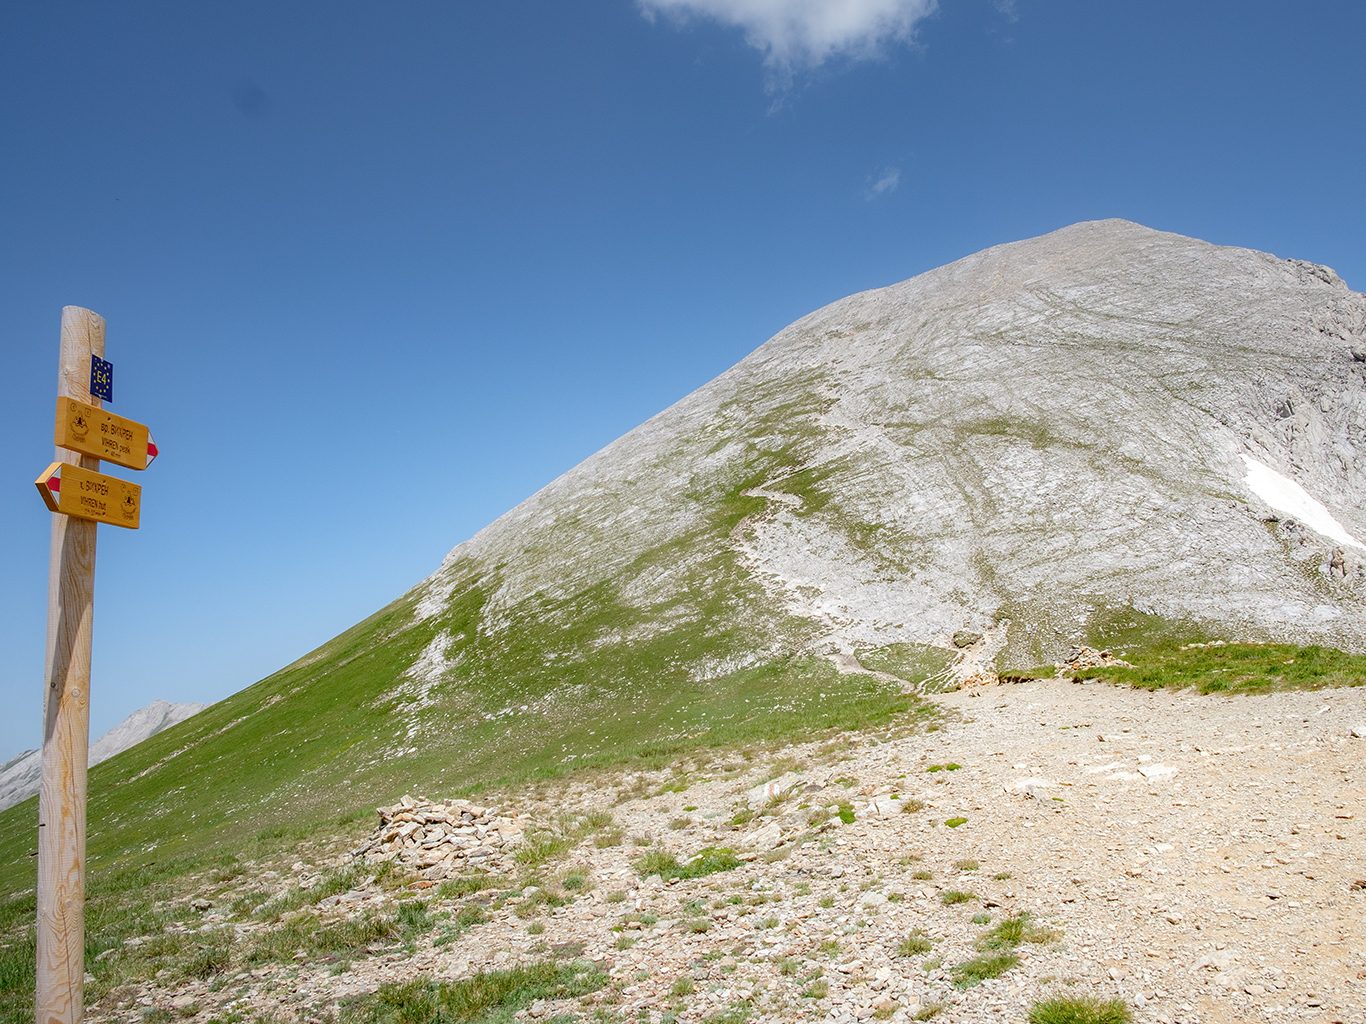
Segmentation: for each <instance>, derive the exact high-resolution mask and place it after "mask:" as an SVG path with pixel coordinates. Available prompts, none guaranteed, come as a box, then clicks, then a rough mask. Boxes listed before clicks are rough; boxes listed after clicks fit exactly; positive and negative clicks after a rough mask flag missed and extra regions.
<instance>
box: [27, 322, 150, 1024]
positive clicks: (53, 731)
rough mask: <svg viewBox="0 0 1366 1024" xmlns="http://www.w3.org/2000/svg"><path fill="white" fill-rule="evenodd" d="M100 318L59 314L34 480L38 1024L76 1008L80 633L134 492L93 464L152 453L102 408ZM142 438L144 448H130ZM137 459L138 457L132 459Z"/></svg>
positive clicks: (85, 669) (80, 948) (87, 633)
mask: <svg viewBox="0 0 1366 1024" xmlns="http://www.w3.org/2000/svg"><path fill="white" fill-rule="evenodd" d="M112 388H113V367H112V365H111V364H109V363H107V362H105V360H104V318H103V317H101V316H99V315H98V314H96V313H92V312H91V311H90V310H88V309H82V308H81V307H79V306H67V307H65V308H64V309H63V310H62V341H61V356H60V359H59V363H58V369H57V424H56V436H55V440H56V443H57V446H58V447H57V453H56V461H55V462H53V463H52V465H50V466H49V467H48V468H47V470H46V471H45V472H44V473H43V474H42V475H41V476H40V477H39V478H38V479H37V480H36V481H35V483H36V484H37V485H38V491H39V493H40V494H41V495H42V496H43V501H44V502H45V503H46V504H47V506H48V508H49V509H51V510H52V512H53V513H54V515H53V516H52V548H51V555H50V559H49V562H48V581H47V647H46V652H45V655H46V656H45V659H44V669H43V678H44V684H45V685H44V688H43V776H42V788H41V789H40V790H39V795H38V922H37V923H38V934H37V940H38V941H37V946H38V965H37V967H38V973H37V978H36V985H35V991H34V996H35V1005H34V1020H35V1021H36V1024H79V1022H80V1021H81V1019H82V1017H83V1016H84V1014H85V797H86V769H87V766H88V765H87V759H88V756H89V748H90V640H91V629H92V625H93V617H94V609H95V531H96V529H97V527H98V524H99V523H101V522H104V523H109V524H111V525H114V526H124V527H128V528H130V529H134V530H136V529H137V528H138V523H139V519H140V513H141V502H142V488H140V487H139V486H138V485H137V484H132V483H128V482H127V481H125V480H120V479H118V478H116V477H111V476H106V475H104V474H103V473H100V472H99V468H100V458H101V457H103V458H105V459H108V460H110V461H113V462H116V463H118V464H119V465H123V466H128V467H129V468H131V469H143V468H145V467H146V465H147V463H148V462H150V461H151V459H152V458H155V456H156V445H155V442H153V441H152V440H151V436H150V434H149V433H148V432H147V428H146V427H143V426H142V425H141V424H138V423H133V421H132V420H125V419H123V418H122V417H120V416H114V415H112V414H111V413H107V412H105V411H104V410H103V409H102V408H101V399H102V398H103V399H104V400H110V399H112V397H113V391H112ZM139 446H144V447H141V448H140V447H139ZM139 463H141V464H139Z"/></svg>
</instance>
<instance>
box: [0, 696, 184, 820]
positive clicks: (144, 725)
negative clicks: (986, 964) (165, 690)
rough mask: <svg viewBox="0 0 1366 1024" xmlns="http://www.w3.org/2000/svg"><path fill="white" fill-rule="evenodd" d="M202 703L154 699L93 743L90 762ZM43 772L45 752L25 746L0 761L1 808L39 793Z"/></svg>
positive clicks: (127, 745)
mask: <svg viewBox="0 0 1366 1024" xmlns="http://www.w3.org/2000/svg"><path fill="white" fill-rule="evenodd" d="M204 707H205V705H203V704H195V703H189V704H172V703H170V702H169V701H164V700H154V701H152V703H150V704H148V705H147V706H146V707H145V708H139V709H138V710H137V711H134V712H133V713H132V714H131V715H129V716H128V717H127V718H125V719H124V720H123V721H122V722H120V723H119V724H118V725H116V726H114V728H112V729H110V730H109V731H108V732H106V733H105V734H104V735H103V736H101V737H100V738H99V739H97V740H96V741H95V742H94V743H92V744H90V762H89V763H90V765H91V767H94V766H95V765H97V764H99V763H100V762H101V761H107V760H109V758H111V757H113V756H114V755H115V754H122V753H123V752H124V751H125V750H129V749H131V748H132V747H135V746H137V744H139V743H141V742H142V741H143V740H145V739H147V738H149V737H151V736H155V735H156V734H157V733H159V732H161V731H162V730H163V729H169V728H170V727H171V726H173V725H176V724H177V723H179V722H183V721H185V719H187V718H189V717H190V716H191V715H194V714H198V713H199V712H200V711H203V710H204ZM42 775H43V752H42V751H41V750H25V751H24V752H23V753H20V754H16V755H15V756H14V757H12V758H10V759H9V760H8V761H6V762H4V764H0V811H3V810H5V809H6V808H9V807H13V806H14V805H15V804H19V803H23V802H24V801H25V800H27V799H28V798H29V797H31V796H36V795H37V794H38V788H39V785H40V783H41V782H42Z"/></svg>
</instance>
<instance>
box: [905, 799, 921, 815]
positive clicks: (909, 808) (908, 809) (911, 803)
mask: <svg viewBox="0 0 1366 1024" xmlns="http://www.w3.org/2000/svg"><path fill="white" fill-rule="evenodd" d="M924 808H925V802H924V801H923V800H916V799H915V798H914V797H912V798H911V799H909V800H902V801H901V813H902V814H914V813H915V812H916V811H920V810H924Z"/></svg>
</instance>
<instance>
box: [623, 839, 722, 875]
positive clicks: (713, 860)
mask: <svg viewBox="0 0 1366 1024" xmlns="http://www.w3.org/2000/svg"><path fill="white" fill-rule="evenodd" d="M741 863H743V862H742V861H741V860H740V858H739V857H737V856H735V853H734V852H733V851H731V850H729V849H727V848H726V847H724V846H708V847H705V848H704V849H702V850H699V851H698V852H697V856H695V857H693V858H692V860H690V861H688V862H687V863H686V864H680V863H678V859H677V858H676V857H674V855H673V854H671V853H667V852H665V851H664V850H651V851H650V852H649V853H647V854H645V856H643V857H641V858H640V859H639V860H637V861H636V863H635V869H636V873H637V874H639V875H640V876H641V877H642V878H648V877H649V876H650V875H659V877H660V878H663V879H665V880H666V881H667V880H668V879H670V878H685V879H686V878H701V877H703V876H704V875H711V874H715V873H716V872H718V871H730V870H732V869H733V868H738V867H739V866H740V864H741Z"/></svg>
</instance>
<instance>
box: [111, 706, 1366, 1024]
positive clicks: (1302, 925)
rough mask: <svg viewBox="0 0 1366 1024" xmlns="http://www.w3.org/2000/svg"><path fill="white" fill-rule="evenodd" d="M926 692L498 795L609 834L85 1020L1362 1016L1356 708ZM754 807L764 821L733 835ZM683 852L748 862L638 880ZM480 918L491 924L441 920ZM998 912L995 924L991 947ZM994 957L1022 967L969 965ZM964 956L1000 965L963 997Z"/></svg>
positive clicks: (501, 810)
mask: <svg viewBox="0 0 1366 1024" xmlns="http://www.w3.org/2000/svg"><path fill="white" fill-rule="evenodd" d="M935 700H936V701H938V702H939V703H940V704H941V705H942V706H943V707H944V709H945V712H946V714H945V715H944V717H943V719H942V727H941V728H939V729H938V730H936V731H929V732H922V733H918V734H915V735H908V736H905V737H903V738H897V739H890V740H885V741H879V740H877V739H874V738H868V737H845V738H844V740H843V741H842V742H834V743H831V742H826V743H823V744H810V745H805V746H797V747H792V748H789V749H787V750H784V751H782V752H780V754H779V755H777V758H778V763H776V764H775V760H774V757H769V758H767V759H756V760H755V761H753V762H752V763H750V762H745V761H743V760H742V759H741V758H740V757H739V756H738V755H737V756H733V757H731V758H729V762H730V763H721V764H714V765H712V766H710V767H709V768H708V769H705V770H699V771H698V772H697V773H696V774H690V775H687V776H686V777H682V776H678V775H671V774H670V773H668V772H663V773H657V774H654V775H650V776H644V777H640V776H627V777H621V776H612V777H608V776H602V777H597V778H595V779H594V780H592V781H590V780H588V779H586V778H581V779H578V780H575V779H572V778H571V779H570V780H568V781H566V782H563V783H558V784H556V786H557V787H558V788H555V787H547V788H544V789H542V790H540V791H539V792H537V791H532V790H527V791H523V792H514V793H508V794H504V795H503V796H501V797H499V799H498V807H497V808H495V811H496V814H494V815H491V816H489V820H492V819H493V818H495V817H499V816H501V818H502V820H503V821H504V823H505V831H507V832H508V833H512V832H513V831H514V830H513V828H512V827H511V825H509V824H507V823H509V822H516V823H517V824H516V828H517V829H524V830H526V835H527V836H534V835H535V834H536V833H537V829H538V827H539V826H538V823H541V824H543V825H544V826H545V827H547V828H549V827H551V826H552V825H553V823H554V822H555V821H556V820H557V817H558V820H559V822H560V825H561V828H562V831H563V828H564V827H567V826H566V825H565V824H564V823H565V822H569V821H571V820H577V819H575V818H574V817H572V815H571V812H572V814H573V815H578V816H582V815H583V814H586V813H587V812H590V811H598V812H599V818H600V819H601V818H603V816H604V815H605V814H607V813H610V815H611V816H612V819H613V820H612V824H611V825H610V826H609V827H606V828H598V829H597V830H595V831H586V832H584V833H583V835H582V838H581V839H579V840H577V845H574V846H571V847H570V848H568V849H566V850H563V851H560V852H559V853H558V854H557V855H556V857H555V859H553V860H550V861H548V862H547V863H545V864H544V865H542V866H541V867H539V868H538V869H536V870H537V871H539V873H540V874H541V875H543V876H544V877H545V878H546V879H550V880H551V881H548V882H547V883H546V886H547V887H550V888H554V890H555V891H556V892H557V893H559V894H560V897H561V898H564V900H565V902H564V905H562V906H559V907H555V906H553V902H558V900H557V901H552V902H550V903H548V902H544V901H543V898H542V897H538V896H537V891H536V890H535V889H530V888H527V882H526V877H527V874H528V870H527V868H525V867H522V868H512V867H511V857H510V856H505V857H504V858H503V859H504V863H505V866H506V867H508V868H509V874H508V876H507V877H508V881H507V882H505V883H504V884H503V886H502V889H501V891H498V890H496V889H491V890H489V891H487V892H486V893H481V894H473V895H471V894H462V895H460V896H452V897H450V898H447V899H432V900H431V903H430V905H429V910H430V912H431V913H432V914H433V915H434V917H435V919H436V920H437V924H436V926H435V927H434V928H433V930H432V931H431V933H430V934H428V935H427V936H425V937H423V938H422V939H421V940H419V941H418V942H417V943H416V947H415V950H414V951H412V952H410V951H408V950H407V949H399V950H395V951H389V952H384V951H377V952H376V953H375V954H374V955H372V956H369V957H364V958H360V959H353V960H349V961H347V962H345V963H344V964H342V965H341V966H340V968H339V966H338V965H337V964H336V963H326V962H315V961H311V960H301V961H299V962H297V963H288V964H271V965H266V966H264V967H261V968H258V969H256V970H251V971H246V970H244V971H240V972H238V973H236V974H235V975H233V976H232V977H227V978H225V977H221V976H220V977H218V978H215V979H212V980H211V981H206V982H202V983H200V982H196V983H193V984H191V985H189V986H183V987H179V988H169V987H165V988H163V987H160V986H158V984H157V983H151V984H148V985H142V986H136V987H129V988H127V989H124V990H121V991H119V992H118V993H114V994H111V996H110V997H109V998H108V999H106V1000H105V1001H104V1002H102V1003H101V1004H98V1005H96V1006H95V1007H92V1010H91V1012H90V1014H89V1017H90V1019H91V1020H93V1021H130V1022H131V1021H137V1020H141V1019H142V1018H143V1015H145V1013H146V1012H147V1011H148V1010H149V1009H153V1010H155V1009H157V1008H166V1009H169V1010H172V1011H173V1012H174V1011H179V1012H180V1014H181V1017H182V1018H183V1019H186V1020H191V1019H192V1020H196V1021H202V1022H205V1024H207V1022H208V1021H211V1020H213V1019H215V1018H217V1019H218V1020H221V1021H227V1020H235V1019H240V1020H250V1019H252V1018H253V1017H255V1016H257V1015H268V1016H270V1017H274V1018H276V1019H279V1020H295V1019H304V1020H309V1019H325V1018H327V1017H328V1016H330V1015H331V1016H335V1015H336V1014H337V1012H338V1006H339V1005H340V1004H342V1003H344V1001H345V1000H346V999H347V998H348V997H353V996H357V995H364V994H365V993H367V992H372V991H374V990H375V989H376V988H377V987H378V986H379V985H380V984H382V983H384V982H393V981H406V980H410V979H413V978H417V977H428V978H433V979H438V980H441V979H448V980H454V979H460V978H463V977H467V976H469V975H470V974H471V973H472V972H475V971H478V970H481V969H482V970H502V969H506V968H509V967H512V966H515V965H517V964H524V963H530V962H537V961H544V960H545V959H547V958H548V957H561V958H580V959H582V960H585V961H593V962H595V963H597V964H598V965H599V966H600V967H601V968H602V969H604V970H605V971H606V972H607V973H608V974H609V975H610V978H611V983H610V984H609V985H607V986H605V987H603V988H602V989H600V990H599V991H598V992H596V993H594V994H592V995H589V996H585V997H582V998H581V999H577V1000H566V1001H562V1002H558V1003H536V1004H533V1005H531V1006H529V1007H527V1008H525V1009H524V1010H522V1011H520V1013H519V1016H521V1017H523V1018H529V1019H539V1020H552V1019H555V1018H560V1019H565V1018H566V1017H583V1018H585V1019H593V1018H597V1019H615V1020H625V1019H626V1018H630V1019H632V1020H637V1021H641V1022H644V1021H647V1020H648V1021H649V1022H651V1024H660V1022H661V1021H668V1020H676V1021H678V1022H693V1021H697V1022H700V1021H703V1020H707V1019H713V1020H716V1021H738V1020H740V1019H742V1018H743V1017H744V1016H746V1015H748V1016H750V1017H752V1018H754V1019H756V1020H769V1021H797V1020H810V1021H815V1020H823V1019H831V1020H834V1021H851V1020H863V1019H867V1018H870V1017H875V1018H881V1019H886V1018H890V1019H892V1020H909V1019H917V1018H918V1019H928V1018H930V1017H931V1016H933V1017H934V1018H935V1019H937V1020H941V1021H953V1022H964V1024H967V1022H996V1021H1009V1022H1019V1021H1023V1020H1024V1018H1025V1015H1026V1014H1027V1012H1028V1008H1029V1006H1030V1005H1031V1004H1032V1003H1034V1002H1035V1001H1036V1000H1039V999H1041V998H1045V997H1047V996H1049V995H1051V994H1055V993H1060V992H1062V993H1075V994H1084V995H1095V996H1099V997H1102V998H1119V999H1123V1000H1124V1001H1125V1003H1126V1004H1127V1005H1128V1006H1129V1007H1130V1008H1131V1010H1132V1012H1133V1015H1134V1019H1135V1021H1138V1022H1160V1024H1176V1022H1189V1024H1215V1022H1226V1021H1227V1022H1234V1021H1238V1022H1242V1021H1263V1020H1269V1021H1283V1020H1296V1021H1315V1022H1323V1024H1329V1022H1342V1024H1348V1022H1351V1024H1357V1022H1363V1021H1366V929H1364V928H1363V923H1362V910H1363V907H1364V906H1366V860H1364V859H1363V853H1364V852H1366V850H1364V848H1363V840H1362V833H1361V829H1360V826H1359V823H1358V822H1357V821H1356V818H1355V812H1356V810H1357V809H1358V804H1359V803H1360V802H1361V797H1362V793H1363V786H1362V781H1363V780H1362V773H1363V772H1366V765H1363V755H1366V739H1363V738H1357V737H1355V736H1353V729H1354V728H1355V729H1356V731H1357V732H1360V733H1363V734H1366V690H1362V689H1353V690H1330V691H1320V692H1312V693H1310V692H1300V693H1277V694H1268V695H1262V696H1241V697H1227V696H1197V695H1193V694H1190V693H1170V692H1155V693H1148V692H1143V691H1138V690H1128V689H1120V688H1116V687H1111V686H1107V685H1104V684H1095V683H1088V684H1076V683H1071V682H1066V681H1040V682H1030V683H1021V684H1017V685H1006V686H998V687H990V688H986V689H982V690H963V691H958V692H955V693H950V694H946V695H942V696H939V697H936V698H935ZM775 775H776V780H775ZM671 781H672V782H673V783H674V785H672V786H669V785H668V783H670V782H671ZM768 782H772V784H771V785H769V786H767V787H766V788H765V787H764V786H763V784H764V783H768ZM661 789H664V791H663V792H661V791H660V790H661ZM775 791H777V792H776V793H775ZM428 796H430V797H432V798H433V799H435V798H437V797H439V796H440V794H428ZM483 799H485V800H491V799H492V798H491V797H484V798H483ZM841 806H843V807H845V808H846V809H847V808H852V810H853V811H854V814H853V816H852V817H853V820H852V821H845V820H842V819H841V817H840V815H839V814H838V813H837V812H838V809H839V808H840V807H841ZM832 809H833V811H832ZM754 811H757V812H764V811H766V812H767V813H756V814H755V816H754V817H753V818H752V819H751V820H748V821H743V822H742V823H741V824H733V822H735V821H736V820H737V817H738V818H740V819H743V818H745V817H747V814H748V813H749V812H754ZM844 817H845V818H848V817H850V815H849V814H848V813H847V810H846V813H845V816H844ZM948 822H956V824H955V825H953V826H952V827H951V826H950V825H949V824H947V823H948ZM647 840H648V843H649V845H641V844H644V843H645V842H646V841H647ZM706 847H728V848H730V849H732V850H734V851H735V852H736V853H737V854H740V855H742V856H743V857H744V858H745V859H744V860H743V861H742V863H740V864H739V866H737V867H734V868H733V869H730V870H724V871H719V872H716V873H713V874H709V875H705V876H703V877H699V878H692V879H674V880H671V881H670V880H666V879H664V878H661V877H660V876H658V875H655V876H650V877H646V878H642V877H640V874H639V873H638V871H637V870H636V868H635V866H634V865H636V864H637V863H638V862H639V860H640V858H641V857H642V856H643V855H645V854H647V853H649V852H651V851H667V852H669V853H672V854H673V855H674V856H676V858H677V859H678V860H679V861H680V862H683V863H686V862H687V858H688V857H689V856H691V855H693V854H695V853H696V852H697V851H699V850H701V849H703V848H706ZM509 849H511V847H509ZM350 856H351V855H350V854H349V853H343V854H340V855H337V856H335V857H333V858H331V860H330V861H326V860H324V858H321V857H318V858H315V861H314V862H313V863H305V862H302V861H301V862H299V863H297V864H295V865H294V868H295V870H294V871H293V872H288V871H285V872H282V877H281V878H280V879H279V880H278V882H276V883H275V884H276V885H277V886H278V887H279V888H282V889H285V888H288V887H289V886H290V885H294V884H297V882H298V881H299V880H300V879H302V880H304V882H305V884H307V882H308V879H310V878H311V877H313V876H314V875H316V874H318V873H319V872H321V871H323V870H327V869H329V868H330V869H332V870H336V869H337V868H338V867H339V866H344V865H345V864H346V863H347V862H348V858H349V857H350ZM380 856H385V855H384V854H380ZM389 856H392V855H389ZM365 857H366V864H367V867H368V866H374V865H377V864H378V860H377V859H376V854H375V852H374V850H371V851H369V852H367V853H366V854H365ZM438 873H439V872H438ZM514 875H517V876H518V877H520V880H521V881H520V886H513V883H514V882H515V881H517V878H516V877H514ZM566 880H568V886H566V885H565V884H564V883H565V882H566ZM416 884H417V885H418V886H419V888H417V889H416V890H413V889H408V888H405V889H398V890H395V889H392V888H386V887H384V886H383V885H381V884H378V883H370V884H362V885H358V886H357V887H356V888H355V889H353V890H351V891H349V892H347V893H344V894H340V895H339V896H337V897H335V898H333V899H330V900H328V901H325V903H326V906H324V907H322V908H306V909H305V910H304V911H300V912H301V913H321V914H324V915H333V916H338V915H340V916H346V915H352V916H355V915H357V914H360V913H362V912H364V910H365V909H366V908H375V907H382V906H384V905H388V904H392V903H393V902H395V901H397V900H401V899H412V898H413V897H414V895H417V896H419V897H424V896H425V897H426V898H431V897H433V895H434V894H435V893H437V892H438V891H439V887H438V886H437V885H435V884H432V883H430V882H425V881H423V882H418V883H416ZM575 886H580V887H578V888H575ZM509 892H512V893H514V894H513V895H509ZM955 893H961V894H966V895H965V897H962V898H960V897H958V896H955V895H953V894H955ZM480 900H482V901H483V902H479V903H478V905H479V907H480V908H481V909H482V911H483V914H482V916H486V917H487V918H488V920H486V921H484V922H482V923H475V924H472V925H470V926H468V927H465V928H463V929H459V928H455V927H453V926H451V925H450V921H452V920H454V916H455V915H457V914H458V911H459V909H460V908H462V907H465V908H468V907H470V906H471V905H472V901H474V902H478V901H480ZM954 900H959V901H958V902H953V901H954ZM205 902H208V901H203V900H201V905H202V904H203V903H205ZM218 910H219V908H218V907H213V908H207V907H202V906H201V911H202V912H203V914H204V916H205V918H206V919H208V923H207V924H205V925H201V926H200V927H210V926H213V925H214V924H215V923H218V926H222V927H226V926H228V924H229V923H230V922H228V921H227V920H226V918H225V916H224V915H220V914H219V913H217V911H218ZM443 912H446V913H448V914H450V915H452V916H451V917H449V918H443V917H442V916H441V915H442V913H443ZM1020 915H1027V921H1026V922H1025V923H1024V925H1023V927H1022V928H1020V927H1017V929H1016V932H1015V933H1011V932H1009V931H1008V930H1007V932H1006V933H1005V934H1003V933H1002V932H1001V931H1000V930H998V929H1000V926H1001V925H1002V923H1003V922H1010V921H1011V920H1012V919H1018V918H1019V917H1020ZM237 927H238V929H239V932H240V933H242V934H247V933H249V932H250V931H251V929H252V928H253V927H258V926H253V925H251V924H239V925H237ZM1008 927H1009V926H1008ZM908 939H909V940H911V941H910V942H907V940H908ZM1000 956H1007V957H1011V956H1013V957H1015V958H1018V962H1016V963H1014V965H1013V966H1010V965H1009V961H1001V960H997V961H996V962H995V963H994V964H993V963H991V958H992V957H1000ZM974 962H976V966H977V968H979V973H985V974H990V973H992V971H993V970H995V969H999V968H1002V967H1005V968H1007V969H1004V971H1003V973H1001V974H1000V975H999V976H997V977H994V978H992V977H988V978H986V979H985V980H981V981H980V982H977V983H976V984H972V982H973V981H974V980H975V979H974V978H973V977H972V976H970V974H965V973H964V965H968V970H969V971H971V969H972V967H973V963H974Z"/></svg>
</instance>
